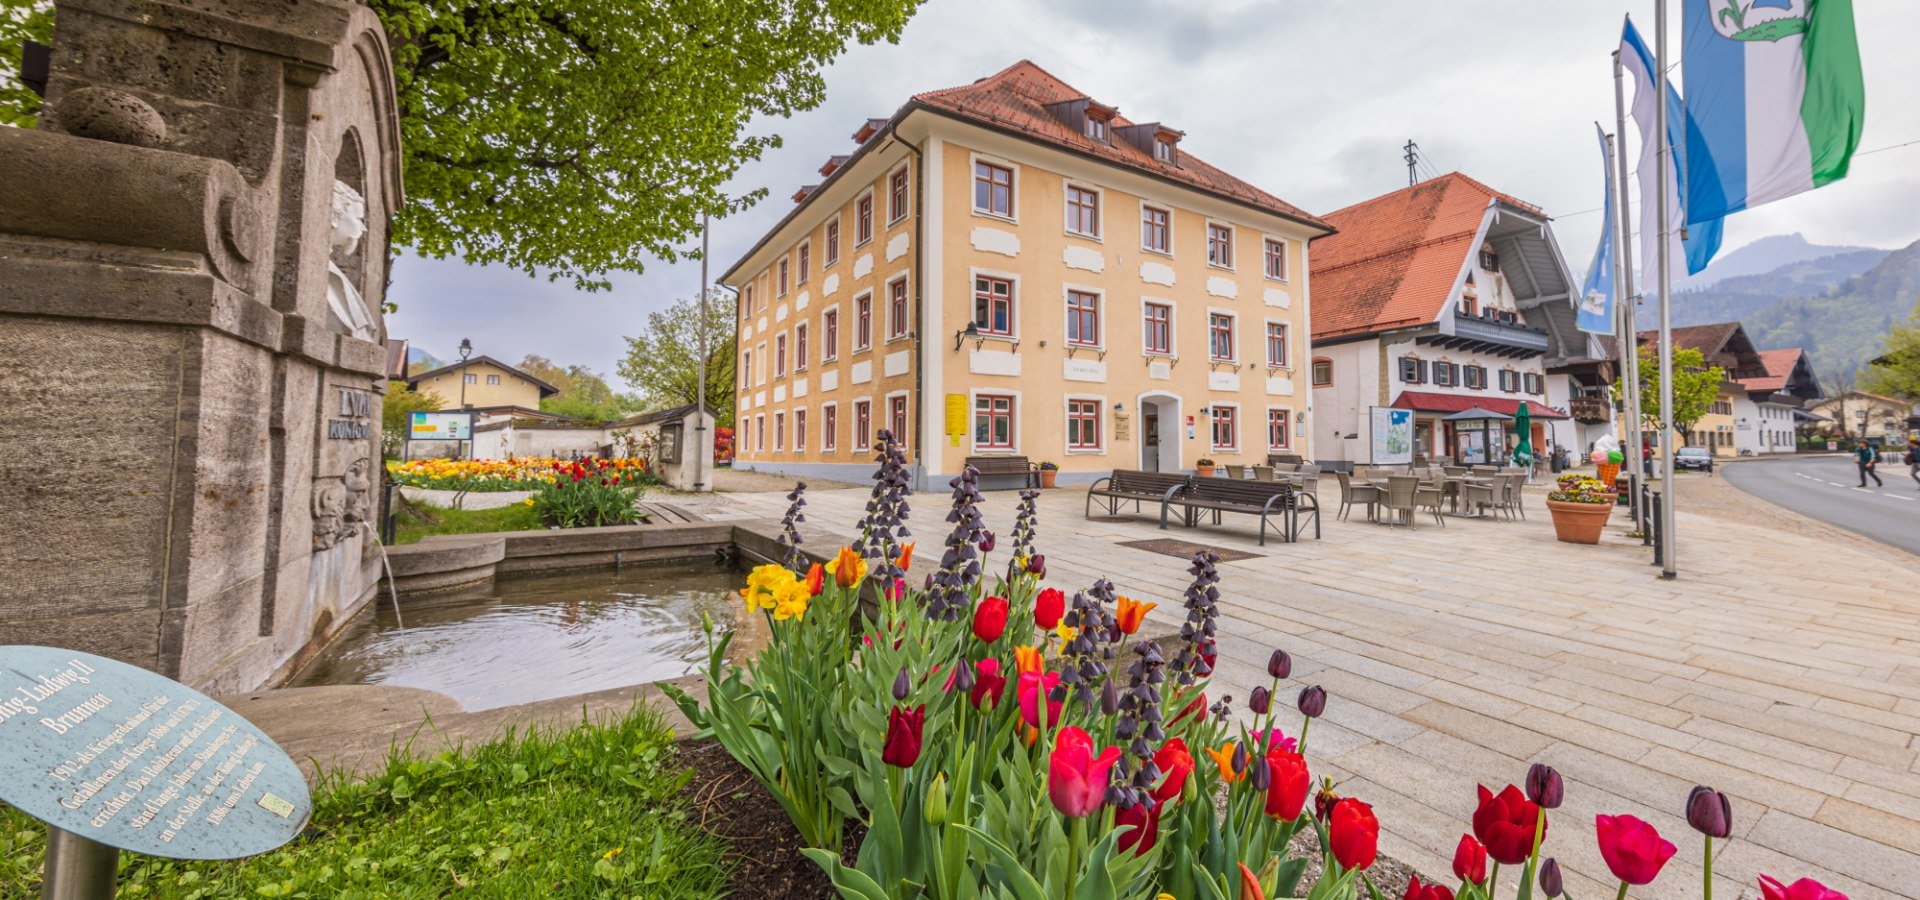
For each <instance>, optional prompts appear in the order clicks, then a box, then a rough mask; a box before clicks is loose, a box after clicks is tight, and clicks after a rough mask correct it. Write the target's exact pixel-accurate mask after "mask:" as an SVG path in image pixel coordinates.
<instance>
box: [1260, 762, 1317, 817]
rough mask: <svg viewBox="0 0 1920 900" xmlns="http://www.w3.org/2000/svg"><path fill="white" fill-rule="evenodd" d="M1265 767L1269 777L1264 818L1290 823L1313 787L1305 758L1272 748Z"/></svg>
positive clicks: (1296, 815)
mask: <svg viewBox="0 0 1920 900" xmlns="http://www.w3.org/2000/svg"><path fill="white" fill-rule="evenodd" d="M1266 765H1267V771H1268V772H1269V773H1270V774H1271V775H1272V780H1271V782H1270V783H1269V784H1268V785H1267V815H1269V816H1272V817H1274V818H1276V819H1282V820H1286V821H1289V822H1290V821H1293V820H1294V819H1297V818H1300V810H1301V809H1302V808H1303V807H1305V806H1306V805H1307V794H1309V793H1311V792H1312V788H1313V779H1312V778H1311V777H1309V776H1308V775H1307V759H1306V757H1304V756H1301V755H1300V754H1298V753H1294V752H1291V751H1288V750H1282V749H1280V748H1278V747H1275V748H1273V749H1272V750H1269V751H1267V762H1266Z"/></svg>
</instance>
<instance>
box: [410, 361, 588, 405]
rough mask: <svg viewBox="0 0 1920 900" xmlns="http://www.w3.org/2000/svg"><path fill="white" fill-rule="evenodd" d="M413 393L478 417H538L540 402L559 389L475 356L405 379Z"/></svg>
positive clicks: (514, 369)
mask: <svg viewBox="0 0 1920 900" xmlns="http://www.w3.org/2000/svg"><path fill="white" fill-rule="evenodd" d="M407 386H408V387H410V388H412V389H413V390H416V391H431V392H433V393H434V394H437V395H439V397H440V404H441V405H440V408H441V409H443V410H457V409H460V408H462V406H461V405H462V403H463V402H464V403H465V408H467V409H471V410H474V411H475V412H477V413H480V414H481V417H482V418H485V417H487V414H489V413H498V414H508V415H511V414H516V413H519V412H529V413H533V414H535V415H539V414H540V400H541V398H544V397H551V396H554V395H555V394H558V393H560V389H559V388H556V387H554V386H553V385H550V384H548V383H546V382H544V381H541V380H540V379H538V378H535V377H533V376H532V375H528V374H527V373H525V372H522V371H520V370H519V369H516V368H514V367H512V366H510V365H507V364H506V363H503V362H501V361H499V360H497V359H494V358H493V357H491V356H476V357H473V358H472V359H469V360H467V361H466V362H464V363H461V362H456V363H453V364H451V365H445V366H441V367H440V368H438V369H433V370H430V371H426V372H421V373H420V374H418V375H414V376H412V377H409V378H408V379H407Z"/></svg>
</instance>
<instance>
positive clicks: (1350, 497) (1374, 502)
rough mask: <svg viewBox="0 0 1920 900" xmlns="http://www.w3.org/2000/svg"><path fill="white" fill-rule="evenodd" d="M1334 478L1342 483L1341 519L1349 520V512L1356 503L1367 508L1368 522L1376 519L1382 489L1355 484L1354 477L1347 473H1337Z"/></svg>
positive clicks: (1369, 485)
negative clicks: (1376, 509)
mask: <svg viewBox="0 0 1920 900" xmlns="http://www.w3.org/2000/svg"><path fill="white" fill-rule="evenodd" d="M1333 477H1334V478H1336V479H1338V480H1339V481H1340V518H1341V520H1343V521H1344V520H1345V519H1346V518H1347V511H1348V510H1349V509H1351V508H1352V507H1353V505H1354V504H1356V503H1364V504H1366V506H1367V521H1369V522H1371V521H1373V520H1374V518H1375V517H1376V513H1375V511H1374V507H1375V506H1378V505H1379V503H1380V489H1379V488H1377V487H1374V486H1373V485H1371V484H1354V483H1353V476H1351V475H1348V474H1347V473H1345V472H1335V473H1333Z"/></svg>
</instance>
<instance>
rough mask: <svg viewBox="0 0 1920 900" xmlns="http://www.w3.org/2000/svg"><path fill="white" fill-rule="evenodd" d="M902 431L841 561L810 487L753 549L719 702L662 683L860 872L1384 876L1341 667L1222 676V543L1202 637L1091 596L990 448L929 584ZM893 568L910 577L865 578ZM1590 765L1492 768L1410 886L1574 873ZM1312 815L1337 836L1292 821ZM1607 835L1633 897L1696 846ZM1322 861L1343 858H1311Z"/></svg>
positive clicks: (1693, 809) (1206, 880)
mask: <svg viewBox="0 0 1920 900" xmlns="http://www.w3.org/2000/svg"><path fill="white" fill-rule="evenodd" d="M879 439H880V443H881V449H880V456H881V459H880V463H881V465H880V470H879V472H878V473H877V475H876V482H877V484H876V486H875V488H874V492H873V497H872V500H871V501H870V502H869V503H868V505H867V507H866V510H867V512H866V516H865V518H863V519H862V520H861V522H860V524H859V526H858V527H857V529H856V537H855V538H854V541H853V545H852V546H848V547H844V548H841V549H840V550H839V551H838V553H837V554H836V555H835V556H834V557H833V559H831V560H830V561H828V562H826V563H825V564H824V565H823V564H820V563H811V564H810V562H809V560H808V558H807V557H806V556H805V555H803V554H802V553H801V552H800V551H799V549H798V538H799V535H798V532H797V531H796V530H795V523H797V522H799V521H800V520H801V518H802V514H801V508H802V507H803V506H804V505H805V500H804V498H803V497H802V496H801V493H800V492H799V491H795V493H794V494H793V495H791V499H792V500H793V507H792V508H791V509H790V511H789V513H788V515H787V518H786V520H785V525H786V529H787V530H786V534H785V541H784V543H785V544H786V546H787V550H788V553H787V555H786V559H785V561H784V562H783V563H778V564H771V565H764V566H760V567H759V568H756V569H754V570H753V572H752V573H751V574H750V575H749V576H748V578H747V582H746V589H745V590H743V591H741V598H742V599H743V600H744V602H745V603H746V606H747V609H748V611H749V613H752V612H756V611H757V612H761V613H762V614H764V615H765V616H766V617H767V619H768V622H769V628H770V631H771V635H772V639H771V641H770V643H769V644H768V645H767V646H766V647H765V648H764V649H762V650H761V651H760V652H759V653H758V654H757V655H755V656H754V658H753V659H752V660H751V661H750V662H748V663H746V664H744V665H734V664H733V663H731V662H729V657H728V655H727V652H726V650H727V644H728V642H729V638H730V635H721V636H714V635H712V633H711V631H710V632H709V635H710V642H711V655H710V657H709V662H708V666H707V670H706V679H707V698H706V700H705V702H701V701H699V700H697V699H695V698H694V697H692V696H690V695H688V694H685V693H683V692H680V691H677V690H675V689H673V688H672V687H670V686H667V685H662V688H663V689H664V690H666V691H667V692H668V693H669V694H670V695H671V696H673V698H674V699H675V701H676V702H677V703H678V704H679V706H680V708H681V710H682V711H683V712H685V713H686V714H687V716H688V717H689V719H691V721H692V722H693V723H694V724H695V726H696V727H698V728H700V729H702V733H703V734H705V735H711V736H712V737H713V738H714V739H716V740H717V741H719V743H720V744H721V745H722V746H724V747H725V748H726V749H727V751H728V752H729V753H730V754H732V755H733V756H734V757H735V758H736V759H737V760H739V761H740V763H741V764H742V765H743V766H745V767H746V769H747V770H748V771H750V772H751V773H753V775H754V776H755V777H756V778H757V779H758V780H759V781H760V783H761V784H762V786H763V787H765V788H766V789H767V790H768V792H769V793H771V794H772V795H773V797H774V798H775V799H776V800H778V801H779V803H780V804H781V806H782V807H783V808H784V809H785V810H786V811H787V813H788V815H789V816H790V817H791V818H792V820H793V823H794V825H795V826H796V828H797V830H798V831H799V833H800V835H801V837H802V839H803V840H804V841H805V843H806V845H807V849H805V850H803V851H802V852H803V853H804V854H805V855H806V856H807V858H808V859H811V860H813V861H814V862H815V863H817V864H819V866H820V867H821V868H822V869H823V870H824V871H825V872H826V873H827V874H828V875H829V877H830V878H831V879H832V882H833V884H834V887H835V889H836V890H837V892H838V894H839V896H841V897H842V898H849V900H887V898H895V897H906V898H928V900H989V898H991V900H1056V898H1060V900H1154V898H1157V897H1163V896H1169V895H1170V896H1172V897H1175V898H1179V900H1266V898H1270V897H1272V898H1278V897H1308V898H1311V900H1358V898H1361V897H1365V898H1368V900H1381V898H1382V897H1383V896H1385V894H1383V892H1382V891H1381V890H1380V887H1379V885H1377V884H1376V883H1375V878H1374V873H1375V872H1377V871H1378V870H1377V869H1375V868H1374V864H1375V862H1376V860H1377V859H1378V849H1379V839H1380V831H1381V823H1380V820H1379V819H1378V818H1377V817H1376V816H1375V813H1374V811H1373V808H1372V807H1371V806H1369V805H1368V804H1367V803H1366V802H1365V801H1364V800H1362V799H1361V798H1360V797H1357V796H1350V795H1349V796H1341V794H1343V793H1345V790H1343V789H1342V788H1341V786H1340V785H1338V784H1337V783H1336V782H1334V780H1333V779H1331V778H1327V777H1321V778H1319V779H1316V778H1315V777H1314V776H1313V774H1312V773H1311V772H1310V767H1309V764H1308V757H1307V753H1308V743H1307V737H1308V732H1309V731H1310V729H1311V726H1312V724H1313V722H1314V720H1315V719H1316V718H1318V717H1319V716H1321V715H1322V714H1323V713H1324V712H1325V711H1326V709H1327V706H1328V703H1329V697H1328V694H1327V692H1326V691H1325V690H1324V689H1322V688H1321V687H1320V686H1318V685H1312V684H1306V685H1302V686H1298V687H1292V686H1289V687H1288V688H1287V690H1288V692H1289V693H1294V696H1295V700H1294V703H1293V707H1294V709H1293V710H1288V709H1287V708H1286V704H1285V702H1284V701H1281V700H1279V699H1278V695H1279V694H1280V693H1281V691H1282V682H1285V681H1288V680H1289V679H1291V678H1292V675H1293V660H1292V659H1291V657H1289V656H1288V655H1287V653H1286V652H1285V651H1284V650H1275V651H1273V652H1272V655H1271V656H1270V657H1269V659H1268V660H1267V665H1266V672H1265V674H1266V675H1267V680H1266V681H1265V682H1264V683H1261V684H1259V685H1257V686H1255V687H1254V688H1253V689H1252V691H1251V692H1250V696H1249V699H1248V700H1247V701H1246V702H1245V708H1244V710H1238V709H1236V707H1235V706H1234V705H1233V704H1232V703H1231V702H1230V701H1229V700H1228V699H1227V698H1226V697H1225V696H1224V692H1227V691H1231V693H1233V694H1236V695H1237V694H1240V693H1241V691H1240V690H1239V687H1240V686H1238V685H1231V686H1230V685H1220V684H1214V683H1213V681H1212V677H1213V674H1214V665H1215V662H1216V659H1217V654H1218V649H1217V646H1216V644H1215V641H1214V635H1215V634H1216V632H1217V630H1218V629H1219V628H1220V627H1222V626H1221V623H1220V622H1219V615H1220V609H1219V605H1218V601H1219V600H1220V599H1221V597H1222V589H1223V588H1227V587H1228V586H1227V585H1224V584H1222V583H1221V572H1220V570H1219V569H1218V568H1217V566H1216V564H1217V563H1218V561H1219V559H1218V557H1217V556H1216V555H1214V554H1213V553H1212V552H1210V551H1201V552H1198V553H1196V554H1195V555H1194V556H1193V559H1192V561H1191V563H1190V564H1189V565H1188V567H1187V573H1188V575H1190V576H1191V581H1190V584H1189V586H1188V587H1187V590H1186V592H1185V594H1184V596H1183V598H1182V602H1181V604H1180V606H1181V610H1182V612H1183V614H1184V620H1185V621H1184V624H1183V626H1182V627H1181V629H1180V632H1179V637H1177V638H1174V639H1172V640H1171V641H1170V642H1169V643H1168V644H1167V645H1166V646H1162V644H1161V643H1160V642H1157V641H1152V640H1146V639H1137V638H1136V635H1137V634H1138V633H1139V632H1140V630H1141V629H1142V626H1143V624H1144V622H1145V618H1146V616H1147V614H1148V612H1149V611H1150V610H1152V609H1153V608H1154V607H1155V605H1156V604H1154V603H1152V602H1144V601H1136V600H1134V599H1132V598H1128V597H1123V596H1120V595H1119V593H1118V591H1117V590H1116V588H1115V586H1114V584H1113V583H1112V582H1111V581H1108V580H1107V579H1104V578H1099V579H1096V580H1094V581H1093V583H1092V584H1090V585H1088V586H1086V587H1085V588H1083V589H1076V590H1074V591H1072V592H1071V594H1068V593H1067V592H1063V591H1061V590H1059V589H1058V588H1053V587H1045V586H1043V579H1045V578H1046V573H1047V567H1046V557H1044V556H1042V555H1040V554H1039V553H1038V552H1037V547H1036V544H1035V526H1036V523H1037V521H1038V515H1037V508H1036V504H1035V501H1036V498H1037V497H1038V492H1036V491H1026V492H1023V493H1022V494H1021V500H1020V509H1019V511H1018V515H1017V517H1016V519H1015V524H1014V530H1013V532H1012V536H1011V538H1010V539H1009V541H1008V546H1007V547H1006V548H1005V550H1006V555H1005V557H1004V558H995V557H994V556H993V553H994V549H995V547H996V545H997V540H996V538H995V536H994V534H993V533H992V532H990V531H987V530H986V529H985V527H984V519H983V517H982V515H981V512H980V502H981V495H980V492H979V489H978V486H977V476H976V475H975V473H974V472H973V471H972V470H968V471H966V472H963V473H962V474H961V475H960V476H958V477H956V478H954V479H953V480H952V481H951V482H950V485H951V487H952V507H951V509H950V511H948V512H947V514H946V516H945V519H944V521H945V523H947V524H948V525H950V529H949V533H948V535H947V536H946V538H945V540H944V543H943V546H944V549H943V550H942V552H941V555H940V557H939V562H938V564H937V566H936V567H935V568H934V570H933V571H932V572H930V573H928V575H927V577H926V579H925V582H924V584H925V587H923V588H922V587H912V586H910V585H909V580H908V578H907V572H906V569H907V568H908V566H909V565H910V563H909V560H908V556H909V555H910V551H909V549H908V548H909V545H908V544H907V543H906V542H905V541H904V540H902V538H905V537H907V519H908V505H907V499H906V498H907V495H908V493H909V491H910V488H909V485H910V484H911V483H912V478H911V475H910V472H909V469H908V466H907V460H906V457H905V455H904V454H903V453H901V451H900V450H899V448H898V446H897V445H896V444H894V443H893V441H892V440H891V439H890V436H889V435H888V433H887V432H885V431H882V432H880V434H879ZM1002 559H1004V562H1003V561H1002ZM914 580H916V581H917V580H919V579H914ZM868 593H872V594H875V595H878V596H880V597H883V598H884V600H882V601H881V602H877V603H863V602H862V600H861V598H862V597H863V596H864V595H866V594H868ZM850 623H851V625H852V627H851V629H850V628H849V624H850ZM1295 692H1297V693H1295ZM1210 697H1211V699H1210ZM1294 715H1299V716H1300V717H1301V718H1300V719H1298V720H1295V719H1292V716H1294ZM1296 725H1297V730H1296V731H1295V733H1294V734H1291V735H1289V734H1287V733H1286V732H1285V731H1284V729H1283V726H1296ZM1496 783H1497V782H1496ZM1352 789H1353V788H1348V789H1346V790H1352ZM1566 789H1567V785H1566V783H1565V782H1564V781H1563V780H1562V778H1561V776H1560V774H1559V773H1558V772H1556V771H1554V770H1553V769H1552V768H1550V767H1548V766H1546V765H1544V764H1535V765H1534V766H1533V767H1532V769H1531V770H1529V771H1528V772H1527V776H1526V778H1525V780H1524V787H1521V786H1517V785H1511V784H1509V785H1506V786H1505V787H1504V788H1502V789H1501V790H1499V791H1493V790H1489V789H1488V788H1486V787H1481V788H1480V789H1479V803H1478V804H1477V808H1476V810H1475V812H1474V813H1473V816H1472V823H1471V833H1467V834H1463V835H1462V836H1461V838H1460V841H1459V846H1458V849H1457V850H1456V851H1455V854H1454V858H1453V867H1452V868H1453V874H1454V876H1455V877H1456V878H1458V879H1459V882H1458V887H1457V888H1450V887H1448V886H1447V885H1438V884H1423V883H1421V881H1420V880H1419V879H1417V878H1415V879H1414V880H1412V881H1411V882H1410V883H1409V884H1407V885H1406V886H1405V889H1404V892H1402V891H1401V890H1400V889H1399V886H1398V885H1392V886H1390V889H1392V891H1393V894H1394V895H1398V896H1401V897H1404V898H1416V900H1490V898H1494V897H1501V896H1504V897H1513V896H1514V895H1515V890H1514V888H1515V886H1516V885H1517V886H1518V895H1519V897H1521V898H1524V900H1532V898H1535V897H1546V898H1558V897H1561V896H1564V895H1565V886H1564V884H1563V876H1562V873H1561V871H1560V864H1559V863H1558V862H1556V861H1554V859H1552V858H1551V857H1550V856H1549V855H1548V854H1547V853H1546V852H1544V851H1545V850H1546V849H1547V848H1546V846H1545V841H1546V840H1547V838H1548V837H1549V831H1548V827H1547V826H1548V821H1547V820H1548V818H1549V816H1550V815H1557V814H1555V813H1553V810H1555V809H1557V808H1559V807H1560V805H1561V801H1562V800H1563V798H1564V796H1565V792H1566ZM1678 805H1679V804H1678V798H1676V810H1675V811H1676V812H1678V811H1679V810H1678V809H1677V807H1678ZM1685 816H1686V821H1687V823H1688V824H1689V825H1691V826H1692V827H1693V828H1694V829H1695V830H1697V831H1699V832H1700V833H1701V834H1702V835H1704V837H1705V842H1704V844H1697V845H1695V846H1699V847H1701V848H1702V850H1703V851H1704V853H1703V856H1704V858H1703V859H1702V860H1699V861H1696V860H1694V859H1693V858H1692V853H1691V852H1689V854H1688V857H1687V859H1686V863H1687V864H1688V865H1695V866H1701V867H1702V868H1703V870H1704V871H1703V876H1704V877H1703V879H1702V884H1703V885H1704V886H1706V888H1707V893H1706V896H1707V897H1708V898H1709V900H1710V898H1711V896H1712V895H1711V885H1712V880H1713V875H1712V859H1713V851H1714V847H1713V841H1714V840H1715V839H1725V838H1726V837H1727V836H1728V835H1729V834H1730V833H1731V830H1732V828H1731V822H1732V810H1731V807H1730V805H1729V804H1728V802H1727V799H1726V797H1725V795H1723V794H1720V793H1718V792H1715V791H1713V790H1711V789H1709V788H1705V787H1701V788H1696V789H1694V793H1693V794H1692V795H1691V796H1689V797H1688V798H1687V799H1686V801H1685ZM848 820H856V821H858V822H859V823H860V824H861V825H862V826H864V827H863V828H862V829H861V837H860V838H859V847H858V850H857V851H856V852H854V853H852V854H850V855H843V850H844V849H845V847H844V846H843V839H844V838H845V836H846V825H847V822H848ZM1569 824H1570V823H1563V824H1562V825H1561V826H1560V827H1559V829H1557V831H1559V832H1565V831H1566V830H1567V829H1568V827H1569ZM1309 831H1310V832H1312V834H1313V838H1314V839H1313V840H1311V841H1297V842H1296V841H1294V840H1293V839H1294V838H1295V837H1296V836H1300V835H1302V834H1303V833H1305V832H1309ZM1593 833H1594V834H1595V836H1596V837H1597V840H1598V844H1599V851H1600V853H1599V856H1600V858H1601V859H1602V860H1603V861H1604V862H1605V864H1606V866H1607V868H1608V869H1609V870H1610V871H1611V872H1612V875H1613V877H1614V878H1615V879H1618V881H1619V883H1620V887H1619V891H1618V893H1617V894H1616V896H1617V897H1626V896H1628V893H1629V890H1630V889H1631V888H1632V887H1634V886H1638V885H1645V884H1648V883H1650V882H1651V881H1653V880H1654V879H1655V878H1656V877H1657V876H1658V875H1659V873H1660V871H1661V869H1662V868H1663V867H1664V866H1665V865H1666V863H1667V861H1668V860H1669V859H1671V858H1673V857H1674V856H1675V855H1676V854H1677V853H1678V852H1679V850H1678V848H1677V847H1676V846H1675V845H1674V844H1673V843H1671V842H1669V841H1667V840H1666V839H1664V838H1663V837H1661V835H1660V834H1659V832H1658V831H1657V830H1655V828H1654V826H1653V825H1651V824H1648V823H1646V822H1643V821H1641V820H1640V819H1638V818H1635V817H1634V816H1631V815H1620V816H1607V815H1601V816H1597V817H1596V819H1595V822H1594V832H1593ZM1561 842H1562V844H1564V843H1565V838H1562V841H1561ZM849 861H851V862H852V864H851V865H849V864H848V863H849ZM1310 861H1318V863H1319V873H1318V874H1317V875H1316V877H1315V879H1314V880H1313V881H1312V882H1310V883H1309V882H1306V879H1305V875H1306V871H1307V869H1308V865H1309V862H1310ZM1588 874H1591V875H1594V876H1596V877H1597V876H1599V874H1600V873H1598V872H1590V873H1588ZM1503 875H1504V876H1505V878H1506V879H1507V880H1506V881H1505V882H1504V884H1503V882H1502V876H1503ZM1536 887H1537V891H1536ZM1760 887H1761V889H1762V891H1763V892H1764V893H1765V896H1766V897H1768V898H1770V900H1776V898H1787V897H1791V898H1793V900H1799V898H1801V897H1808V898H1818V900H1835V898H1836V897H1838V896H1839V895H1836V894H1833V893H1830V892H1828V891H1826V889H1825V888H1824V887H1821V886H1820V885H1818V884H1817V883H1815V882H1811V881H1807V880H1802V881H1800V882H1795V883H1793V884H1792V885H1790V886H1783V885H1781V884H1780V882H1778V881H1775V880H1774V879H1771V878H1768V877H1766V876H1762V877H1761V881H1760ZM1502 888H1505V890H1504V891H1503V890H1502Z"/></svg>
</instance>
